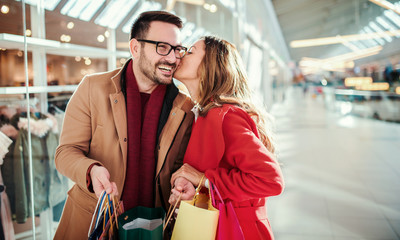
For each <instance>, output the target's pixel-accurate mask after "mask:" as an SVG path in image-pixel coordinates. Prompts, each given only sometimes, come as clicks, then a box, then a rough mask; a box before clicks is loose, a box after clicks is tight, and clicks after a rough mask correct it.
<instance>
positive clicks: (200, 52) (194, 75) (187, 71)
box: [174, 40, 206, 83]
mask: <svg viewBox="0 0 400 240" xmlns="http://www.w3.org/2000/svg"><path fill="white" fill-rule="evenodd" d="M205 47H206V46H205V44H204V40H199V41H197V42H196V43H195V44H194V45H193V46H191V47H190V48H189V50H188V52H187V53H186V55H185V57H183V59H182V60H181V64H180V65H179V67H178V69H177V70H176V72H175V74H174V78H176V79H178V80H179V81H181V82H183V83H185V82H186V81H190V80H200V76H199V73H198V69H199V66H200V63H201V61H202V60H203V58H204V55H205V53H206V52H205Z"/></svg>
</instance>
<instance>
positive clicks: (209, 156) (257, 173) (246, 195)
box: [184, 104, 284, 240]
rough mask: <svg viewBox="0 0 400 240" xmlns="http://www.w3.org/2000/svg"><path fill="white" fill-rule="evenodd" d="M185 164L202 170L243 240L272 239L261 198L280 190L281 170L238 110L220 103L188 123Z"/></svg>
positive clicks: (263, 198)
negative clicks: (233, 215)
mask: <svg viewBox="0 0 400 240" xmlns="http://www.w3.org/2000/svg"><path fill="white" fill-rule="evenodd" d="M184 162H185V163H188V164H190V165H191V166H193V167H195V168H196V169H197V170H199V171H201V172H205V175H206V177H207V178H208V179H209V180H210V181H211V182H212V183H214V184H215V185H216V186H217V188H218V190H219V191H220V193H221V196H222V198H224V200H225V201H226V200H228V201H229V200H230V201H232V204H233V206H234V207H235V211H236V214H237V216H238V219H239V222H240V225H241V227H242V230H243V233H244V235H245V238H246V239H250V240H254V239H273V238H274V237H273V234H272V231H271V226H270V224H269V222H268V219H267V212H266V199H267V197H269V196H274V195H278V194H280V193H281V192H282V191H283V188H284V182H283V176H282V172H281V169H280V167H279V164H278V162H277V161H276V160H275V159H274V157H273V155H272V154H271V153H270V152H269V151H268V150H267V149H266V147H265V146H264V145H263V144H262V142H261V141H260V140H259V138H258V131H257V128H256V124H255V123H254V121H253V120H252V119H251V117H250V116H249V115H248V114H247V113H246V112H245V111H244V110H242V109H241V108H238V107H236V106H233V105H228V104H225V105H224V106H223V107H220V108H213V109H211V110H210V111H209V112H208V114H207V115H206V116H205V117H199V118H198V119H197V121H196V122H195V123H194V125H193V129H192V135H191V137H190V141H189V144H188V147H187V150H186V154H185V158H184Z"/></svg>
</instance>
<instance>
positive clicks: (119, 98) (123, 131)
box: [109, 73, 128, 172]
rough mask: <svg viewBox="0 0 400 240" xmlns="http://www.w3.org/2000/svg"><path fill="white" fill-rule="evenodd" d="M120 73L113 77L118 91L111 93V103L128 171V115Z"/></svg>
mask: <svg viewBox="0 0 400 240" xmlns="http://www.w3.org/2000/svg"><path fill="white" fill-rule="evenodd" d="M120 74H121V73H119V74H118V75H117V76H116V77H114V78H113V79H112V81H113V82H114V84H115V86H116V88H117V92H116V93H112V94H110V96H109V98H110V105H111V109H112V114H113V117H114V123H115V128H116V130H117V134H118V139H119V144H120V147H121V152H122V157H123V161H124V172H125V171H126V161H127V153H128V150H127V138H128V136H127V132H128V130H127V123H126V122H127V120H126V119H127V117H126V106H125V105H126V104H125V97H124V94H123V93H122V92H121V90H120V87H119V86H120V84H119V80H120V76H121V75H120Z"/></svg>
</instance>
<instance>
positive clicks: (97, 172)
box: [90, 165, 118, 198]
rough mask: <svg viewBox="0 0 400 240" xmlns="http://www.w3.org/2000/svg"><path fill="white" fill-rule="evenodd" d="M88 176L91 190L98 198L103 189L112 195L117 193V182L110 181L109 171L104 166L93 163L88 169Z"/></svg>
mask: <svg viewBox="0 0 400 240" xmlns="http://www.w3.org/2000/svg"><path fill="white" fill-rule="evenodd" d="M90 178H91V180H92V185H93V191H94V193H95V194H96V196H97V197H98V198H99V197H100V195H101V192H103V191H104V190H105V191H106V193H108V194H111V195H112V196H117V195H118V189H117V184H115V182H110V173H109V172H108V170H107V169H106V168H105V167H103V166H97V165H94V166H93V167H92V169H91V170H90Z"/></svg>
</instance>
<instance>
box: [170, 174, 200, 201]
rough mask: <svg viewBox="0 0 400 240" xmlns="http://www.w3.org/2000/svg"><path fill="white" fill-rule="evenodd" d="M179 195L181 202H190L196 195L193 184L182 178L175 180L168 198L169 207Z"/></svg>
mask: <svg viewBox="0 0 400 240" xmlns="http://www.w3.org/2000/svg"><path fill="white" fill-rule="evenodd" d="M181 193H182V197H181V200H190V199H192V198H193V196H194V194H195V193H196V189H195V188H194V186H193V184H192V183H191V182H189V181H188V180H187V179H186V178H183V177H179V178H177V179H176V180H175V184H174V188H173V189H172V190H171V195H170V196H169V200H168V202H169V203H170V204H171V205H175V203H176V201H178V198H179V195H180V194H181Z"/></svg>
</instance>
